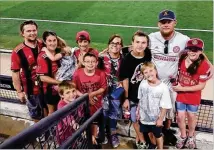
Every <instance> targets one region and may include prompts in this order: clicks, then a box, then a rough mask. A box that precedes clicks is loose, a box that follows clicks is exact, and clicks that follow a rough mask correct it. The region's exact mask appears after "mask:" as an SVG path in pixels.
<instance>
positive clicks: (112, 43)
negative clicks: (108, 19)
mask: <svg viewBox="0 0 214 150" xmlns="http://www.w3.org/2000/svg"><path fill="white" fill-rule="evenodd" d="M110 44H111V45H116V46H118V45H121V43H119V42H117V43H114V42H111V43H110Z"/></svg>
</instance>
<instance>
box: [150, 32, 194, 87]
mask: <svg viewBox="0 0 214 150" xmlns="http://www.w3.org/2000/svg"><path fill="white" fill-rule="evenodd" d="M149 38H150V48H151V52H152V62H153V63H154V64H155V65H156V67H157V70H158V76H159V78H160V79H161V80H162V81H163V82H164V83H166V84H167V85H168V86H170V85H171V84H170V82H169V79H170V76H172V77H176V75H177V71H178V62H179V56H180V53H181V52H182V51H183V50H184V49H185V46H186V43H187V41H188V40H189V39H190V38H189V37H188V36H186V35H183V34H181V33H179V32H175V34H174V36H173V37H172V38H171V39H170V40H169V44H168V54H164V48H165V46H164V42H165V39H164V38H163V37H162V35H161V33H160V32H155V33H151V34H149Z"/></svg>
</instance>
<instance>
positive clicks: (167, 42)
mask: <svg viewBox="0 0 214 150" xmlns="http://www.w3.org/2000/svg"><path fill="white" fill-rule="evenodd" d="M164 46H165V47H164V54H168V49H169V48H168V46H169V41H168V40H166V41H165V42H164Z"/></svg>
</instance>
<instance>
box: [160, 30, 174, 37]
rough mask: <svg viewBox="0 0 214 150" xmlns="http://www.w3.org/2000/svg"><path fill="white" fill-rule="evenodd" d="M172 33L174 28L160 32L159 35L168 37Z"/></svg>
mask: <svg viewBox="0 0 214 150" xmlns="http://www.w3.org/2000/svg"><path fill="white" fill-rule="evenodd" d="M173 33H174V30H172V31H169V32H161V35H162V36H163V37H170V36H171V35H172V34H173Z"/></svg>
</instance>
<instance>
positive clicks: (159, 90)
mask: <svg viewBox="0 0 214 150" xmlns="http://www.w3.org/2000/svg"><path fill="white" fill-rule="evenodd" d="M138 99H139V111H140V112H139V113H140V122H141V123H142V124H148V125H155V124H156V120H157V119H158V117H159V115H160V110H161V108H165V109H170V108H172V103H171V99H170V94H169V88H168V87H167V85H166V84H165V83H163V82H161V83H160V84H159V85H157V86H151V85H149V84H148V81H147V80H143V81H141V83H140V86H139V89H138Z"/></svg>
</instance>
